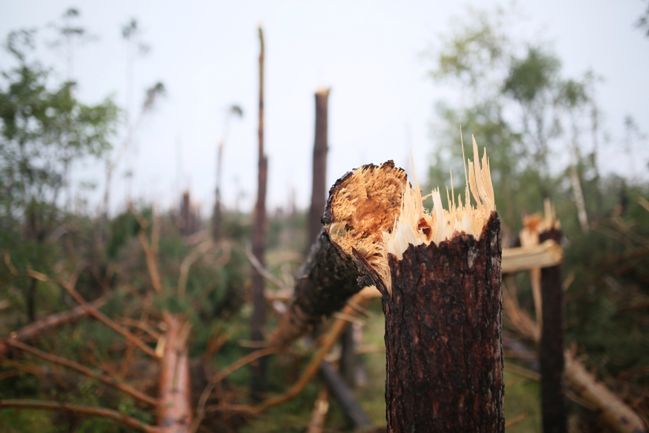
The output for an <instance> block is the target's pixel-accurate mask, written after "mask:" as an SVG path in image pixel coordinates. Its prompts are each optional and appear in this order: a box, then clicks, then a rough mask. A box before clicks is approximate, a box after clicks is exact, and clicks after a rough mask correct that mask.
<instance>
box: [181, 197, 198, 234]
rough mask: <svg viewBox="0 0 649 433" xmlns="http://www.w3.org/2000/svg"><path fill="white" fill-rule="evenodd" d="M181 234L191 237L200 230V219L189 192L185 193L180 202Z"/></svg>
mask: <svg viewBox="0 0 649 433" xmlns="http://www.w3.org/2000/svg"><path fill="white" fill-rule="evenodd" d="M178 225H179V229H180V234H182V235H183V236H189V235H191V234H193V233H196V231H197V230H198V217H197V215H196V212H194V209H192V201H191V195H190V194H189V191H185V192H183V195H182V198H181V200H180V221H178Z"/></svg>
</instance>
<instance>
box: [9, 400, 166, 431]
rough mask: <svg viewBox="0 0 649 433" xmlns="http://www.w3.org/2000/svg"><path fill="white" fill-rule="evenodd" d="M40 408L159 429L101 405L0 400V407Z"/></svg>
mask: <svg viewBox="0 0 649 433" xmlns="http://www.w3.org/2000/svg"><path fill="white" fill-rule="evenodd" d="M5 408H14V409H42V410H51V411H63V412H73V413H77V414H81V415H86V416H93V417H100V418H108V419H110V420H112V421H115V422H117V423H120V424H122V425H124V426H126V427H130V428H132V429H135V430H138V431H142V432H145V433H159V430H158V429H157V428H156V427H154V426H151V425H149V424H145V423H143V422H142V421H140V420H138V419H135V418H133V417H130V416H128V415H125V414H123V413H121V412H118V411H116V410H113V409H106V408H103V407H92V406H81V405H77V404H71V403H59V402H54V401H42V400H27V399H4V400H0V409H5Z"/></svg>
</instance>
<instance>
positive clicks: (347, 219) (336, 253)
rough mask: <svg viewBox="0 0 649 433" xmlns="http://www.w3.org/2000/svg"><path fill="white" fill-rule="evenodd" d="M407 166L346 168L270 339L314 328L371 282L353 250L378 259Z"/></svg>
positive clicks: (286, 339) (282, 341)
mask: <svg viewBox="0 0 649 433" xmlns="http://www.w3.org/2000/svg"><path fill="white" fill-rule="evenodd" d="M406 184H407V179H406V174H405V172H404V171H403V170H402V169H400V168H396V167H395V166H394V163H393V162H392V161H388V162H386V163H384V164H382V165H380V166H376V165H366V166H363V167H360V168H358V169H356V170H353V171H351V172H349V173H347V174H346V175H345V176H343V177H342V178H340V179H339V180H338V181H337V182H336V183H335V184H334V185H333V187H331V190H330V191H329V199H328V201H327V205H326V207H325V212H324V216H323V223H324V227H323V228H322V230H321V231H320V234H319V235H318V237H317V239H316V240H315V242H314V244H313V245H312V246H311V250H310V252H309V256H308V257H307V259H306V262H305V263H304V265H303V266H302V268H301V269H300V271H299V273H298V276H297V278H296V284H295V293H294V295H293V300H292V302H291V305H290V308H289V310H288V311H287V313H286V314H285V315H284V316H283V317H282V319H281V321H280V324H279V326H278V327H277V328H276V330H275V332H274V333H273V334H272V335H271V336H270V338H269V343H270V344H271V345H274V346H285V345H287V344H288V343H290V342H291V341H293V340H294V339H296V338H298V337H300V336H302V335H304V334H305V333H307V332H309V331H311V330H313V329H314V328H315V326H316V325H318V324H319V323H320V322H321V320H322V319H323V318H324V317H326V316H329V315H330V314H333V313H334V312H336V311H338V310H340V309H341V308H342V307H343V306H344V305H345V303H346V302H347V300H348V299H349V298H350V297H351V296H352V295H354V294H355V293H357V292H358V291H359V290H360V289H362V288H363V287H365V286H367V285H369V284H370V283H369V281H367V280H366V279H365V278H364V277H363V275H364V273H363V270H362V269H361V268H360V267H359V266H360V265H359V262H358V260H357V259H356V257H355V255H356V254H358V255H360V256H361V257H363V259H364V260H367V261H369V262H370V263H374V262H375V261H376V260H379V259H382V256H381V254H382V253H381V252H380V251H378V250H377V248H378V246H377V245H378V244H380V243H381V242H382V236H383V232H390V231H391V230H392V227H393V225H394V222H395V221H396V217H397V215H398V214H399V211H400V209H401V199H402V195H403V191H404V189H405V187H406Z"/></svg>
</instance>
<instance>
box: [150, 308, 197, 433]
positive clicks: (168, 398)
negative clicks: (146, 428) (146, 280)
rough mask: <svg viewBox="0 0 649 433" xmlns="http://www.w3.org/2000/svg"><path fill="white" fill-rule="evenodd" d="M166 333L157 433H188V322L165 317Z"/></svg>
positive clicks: (173, 317)
mask: <svg viewBox="0 0 649 433" xmlns="http://www.w3.org/2000/svg"><path fill="white" fill-rule="evenodd" d="M164 321H165V325H166V326H167V331H166V333H165V346H164V353H163V354H162V359H161V364H160V403H159V405H158V427H159V432H160V433H188V432H189V427H190V425H191V423H192V407H191V395H190V392H191V391H190V390H191V386H190V380H189V358H188V353H187V337H188V334H189V328H188V325H187V323H186V322H185V321H184V320H183V319H181V318H180V317H178V316H174V315H171V314H168V313H165V314H164Z"/></svg>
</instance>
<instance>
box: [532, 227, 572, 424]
mask: <svg viewBox="0 0 649 433" xmlns="http://www.w3.org/2000/svg"><path fill="white" fill-rule="evenodd" d="M545 240H553V241H554V242H556V243H557V244H561V231H560V229H559V224H558V221H557V220H556V219H555V218H553V217H549V218H548V224H546V225H545V226H544V227H543V228H542V230H541V231H540V233H539V242H543V241H545ZM541 305H542V310H541V317H542V320H541V343H540V346H539V348H540V350H539V358H540V364H541V412H542V416H543V432H544V433H565V432H567V431H568V425H567V415H566V403H565V387H564V382H563V378H564V368H565V365H564V354H563V353H564V344H563V287H562V285H561V266H560V265H556V266H550V267H546V268H543V269H541Z"/></svg>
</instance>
